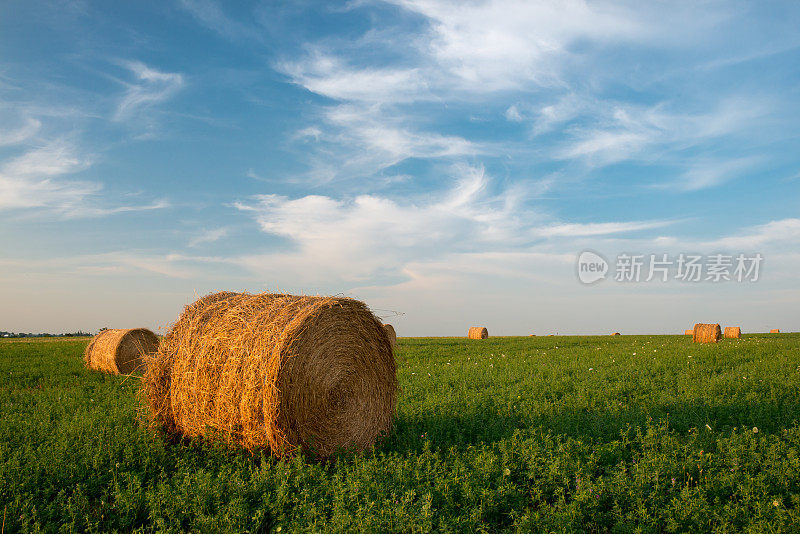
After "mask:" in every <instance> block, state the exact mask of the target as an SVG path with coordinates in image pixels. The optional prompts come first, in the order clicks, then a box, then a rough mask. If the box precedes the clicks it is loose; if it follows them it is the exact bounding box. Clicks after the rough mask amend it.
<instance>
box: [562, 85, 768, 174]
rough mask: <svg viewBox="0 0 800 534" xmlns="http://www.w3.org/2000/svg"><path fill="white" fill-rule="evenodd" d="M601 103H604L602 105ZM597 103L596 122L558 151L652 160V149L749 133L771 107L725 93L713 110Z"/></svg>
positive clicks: (591, 159)
mask: <svg viewBox="0 0 800 534" xmlns="http://www.w3.org/2000/svg"><path fill="white" fill-rule="evenodd" d="M598 104H602V106H601V105H598ZM608 104H609V103H603V102H599V103H595V104H594V105H593V106H591V108H590V109H592V110H593V112H592V113H593V117H592V121H593V122H594V123H595V126H589V127H580V128H575V129H573V130H572V131H571V132H570V133H571V135H572V138H573V139H572V140H571V141H569V142H568V143H567V145H566V146H564V147H563V148H562V150H561V152H560V153H559V157H560V158H562V159H583V160H585V161H586V162H587V163H589V164H591V165H593V166H603V165H608V164H611V163H617V162H619V161H624V160H632V159H633V160H640V161H641V160H648V159H652V158H653V157H654V153H655V154H656V155H657V154H660V153H661V152H663V151H667V150H673V151H674V150H684V149H687V148H690V147H693V146H697V145H699V144H702V143H705V142H709V141H710V140H714V139H718V138H722V137H726V136H737V135H738V136H742V135H750V133H751V130H750V128H751V127H753V126H755V125H757V124H758V122H759V121H761V120H763V118H764V117H765V116H767V115H768V114H769V113H770V112H771V111H772V110H771V107H770V106H769V105H768V103H766V102H764V101H762V100H752V99H745V98H740V97H727V98H725V99H723V101H721V102H719V103H718V104H717V105H716V106H715V107H714V109H711V110H709V111H700V112H696V113H688V112H680V111H670V110H669V109H668V106H667V104H666V103H659V104H656V105H654V106H639V105H632V104H623V103H616V104H614V105H608Z"/></svg>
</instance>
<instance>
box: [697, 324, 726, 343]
mask: <svg viewBox="0 0 800 534" xmlns="http://www.w3.org/2000/svg"><path fill="white" fill-rule="evenodd" d="M721 338H722V329H720V327H719V324H704V323H697V324H696V325H694V335H693V337H692V341H694V342H695V343H716V342H717V341H719V340H720V339H721Z"/></svg>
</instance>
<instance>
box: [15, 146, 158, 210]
mask: <svg viewBox="0 0 800 534" xmlns="http://www.w3.org/2000/svg"><path fill="white" fill-rule="evenodd" d="M91 165H92V157H91V156H89V155H86V154H82V153H81V152H80V151H79V149H77V148H76V147H75V146H74V145H73V144H72V143H70V142H69V141H67V140H64V139H60V140H56V141H52V142H50V143H47V144H45V145H43V146H40V147H36V148H32V149H29V150H25V151H23V152H22V153H21V154H20V155H18V156H16V157H14V158H12V159H10V160H9V161H7V162H5V163H4V164H3V165H2V166H0V211H2V210H11V209H16V210H20V209H28V210H30V209H36V210H38V212H39V213H40V214H45V213H47V214H55V215H57V216H59V217H61V218H86V217H104V216H107V215H112V214H116V213H124V212H132V211H145V210H154V209H162V208H165V207H168V206H169V203H168V202H166V201H164V200H160V201H156V202H153V203H151V204H146V205H136V206H108V205H106V202H100V193H101V191H102V189H103V186H102V184H100V183H97V182H93V181H87V180H78V179H74V178H70V175H73V174H76V173H78V172H80V171H83V170H86V169H88V168H89V167H90V166H91Z"/></svg>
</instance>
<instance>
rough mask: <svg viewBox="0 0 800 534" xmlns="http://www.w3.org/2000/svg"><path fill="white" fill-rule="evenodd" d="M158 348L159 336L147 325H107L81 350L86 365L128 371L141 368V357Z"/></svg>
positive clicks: (119, 372)
mask: <svg viewBox="0 0 800 534" xmlns="http://www.w3.org/2000/svg"><path fill="white" fill-rule="evenodd" d="M157 350H158V336H156V335H155V334H154V333H153V332H151V331H150V330H148V329H146V328H129V329H126V330H123V329H113V328H112V329H107V330H103V331H102V332H100V333H99V334H97V335H96V336H94V337H93V338H92V340H91V341H90V342H89V344H88V345H87V346H86V350H85V351H84V353H83V361H84V363H85V364H86V367H88V368H89V369H94V370H96V371H103V372H105V373H111V374H115V375H117V374H123V375H127V374H130V373H132V372H134V371H143V370H144V357H145V356H146V355H148V354H151V353H153V352H155V351H157Z"/></svg>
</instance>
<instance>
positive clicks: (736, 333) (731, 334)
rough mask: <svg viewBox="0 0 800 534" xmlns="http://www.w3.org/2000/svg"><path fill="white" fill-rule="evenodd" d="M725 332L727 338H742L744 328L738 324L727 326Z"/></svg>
mask: <svg viewBox="0 0 800 534" xmlns="http://www.w3.org/2000/svg"><path fill="white" fill-rule="evenodd" d="M723 334H724V336H725V337H727V338H740V337H742V329H741V328H740V327H738V326H726V327H725V331H724V332H723Z"/></svg>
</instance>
